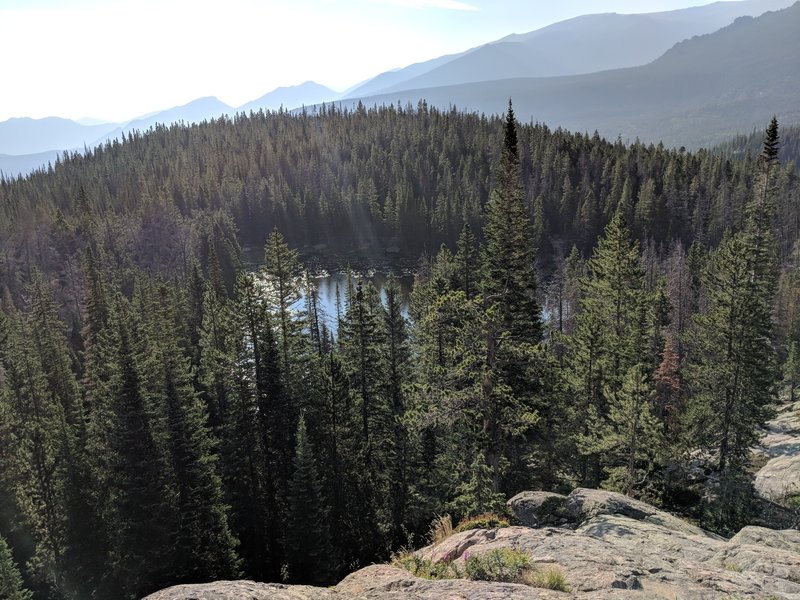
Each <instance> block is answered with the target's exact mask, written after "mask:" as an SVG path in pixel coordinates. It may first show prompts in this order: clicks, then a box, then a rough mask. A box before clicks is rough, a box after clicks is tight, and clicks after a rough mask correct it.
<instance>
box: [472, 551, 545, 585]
mask: <svg viewBox="0 0 800 600" xmlns="http://www.w3.org/2000/svg"><path fill="white" fill-rule="evenodd" d="M530 567H531V557H530V555H529V554H528V553H527V552H522V551H520V550H513V549H511V548H498V549H495V550H489V551H488V552H483V553H481V554H473V555H471V556H468V557H467V560H466V564H465V565H464V570H465V571H466V574H467V577H468V578H469V579H475V580H477V581H504V582H508V583H520V582H522V581H523V576H524V575H525V573H526V572H527V571H529V570H530Z"/></svg>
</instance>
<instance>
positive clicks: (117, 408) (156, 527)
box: [107, 298, 177, 598]
mask: <svg viewBox="0 0 800 600" xmlns="http://www.w3.org/2000/svg"><path fill="white" fill-rule="evenodd" d="M115 304H116V306H115V311H114V312H115V314H114V322H113V326H114V330H115V331H114V333H115V336H116V341H117V363H116V365H115V374H114V379H113V386H114V390H115V392H114V395H113V400H112V405H111V423H110V426H111V430H110V432H109V435H108V443H109V448H108V449H107V451H109V452H110V456H109V466H110V468H111V473H110V476H109V483H110V485H112V486H113V487H112V488H111V489H112V490H113V492H112V496H111V498H110V501H111V506H112V511H113V525H114V537H113V543H114V550H113V557H114V558H113V566H114V570H115V573H116V576H117V578H118V580H119V581H120V585H121V587H122V590H123V592H122V594H123V595H124V597H126V598H130V597H136V596H139V595H141V594H142V593H145V592H149V591H153V590H157V589H159V588H160V587H163V586H164V585H165V584H167V583H168V582H169V581H170V578H171V577H172V576H173V575H174V570H173V569H174V566H175V564H174V562H173V560H174V559H175V558H176V557H174V556H171V553H172V549H173V547H174V544H175V541H176V540H175V536H176V523H177V513H176V498H175V491H174V488H173V487H172V485H171V482H170V481H169V477H168V473H166V472H165V464H164V455H163V452H162V449H161V448H160V447H159V437H160V432H159V431H158V429H157V425H156V422H155V421H156V419H157V415H156V414H154V412H153V407H152V406H150V405H149V403H148V402H147V400H146V398H145V396H144V390H143V387H142V383H141V374H140V372H139V370H138V368H137V359H138V357H137V356H136V354H135V348H134V345H133V341H132V337H133V335H134V332H133V331H132V316H131V314H130V308H129V307H127V306H126V301H125V300H124V299H122V298H118V299H117V302H116V303H115Z"/></svg>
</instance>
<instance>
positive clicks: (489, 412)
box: [481, 101, 542, 489]
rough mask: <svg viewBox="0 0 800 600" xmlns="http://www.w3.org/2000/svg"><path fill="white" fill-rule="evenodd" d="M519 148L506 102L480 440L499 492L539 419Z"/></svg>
mask: <svg viewBox="0 0 800 600" xmlns="http://www.w3.org/2000/svg"><path fill="white" fill-rule="evenodd" d="M517 146H518V142H517V129H516V119H515V118H514V111H513V108H512V106H511V102H510V101H509V106H508V113H507V115H506V119H505V127H504V143H503V148H502V151H501V155H500V165H499V168H498V170H497V173H496V180H497V181H496V186H495V189H494V190H493V191H492V194H491V197H490V199H489V203H488V204H487V206H486V226H485V228H484V237H485V240H486V241H485V244H484V246H483V257H482V260H481V264H482V267H483V273H482V292H483V294H482V299H483V309H484V313H485V315H486V319H485V321H484V324H485V327H486V328H485V336H484V339H485V363H484V364H485V370H484V371H483V377H482V381H481V405H482V421H483V424H482V430H483V431H482V438H483V440H484V442H483V443H484V445H485V452H486V461H487V464H488V465H489V467H490V469H491V471H492V473H493V474H494V476H495V477H496V478H497V479H496V480H495V482H494V485H495V489H499V487H500V484H501V482H500V477H501V476H502V474H503V472H504V471H506V467H507V466H508V464H510V461H511V458H512V456H516V457H517V458H521V456H522V454H524V452H525V450H524V449H523V448H520V447H519V444H523V445H524V436H525V433H526V432H525V426H524V425H523V426H520V418H522V423H523V424H531V423H533V422H535V421H536V419H537V417H536V409H535V407H534V406H533V393H534V392H535V390H536V385H535V384H534V385H531V383H532V381H534V382H535V380H536V379H537V375H536V373H535V371H536V370H537V363H538V357H537V355H536V352H535V346H534V345H535V344H537V343H538V342H539V341H540V338H541V334H542V325H541V311H540V308H539V304H538V302H537V299H536V271H535V247H534V239H533V229H532V224H531V221H530V217H529V215H528V210H527V208H526V206H525V198H524V196H525V192H524V189H523V185H522V175H521V170H520V159H519V151H518V147H517ZM523 417H524V418H523ZM512 438H516V439H514V440H513V441H512ZM517 466H518V465H517ZM507 472H509V473H512V474H513V473H514V472H516V471H511V470H509V471H507Z"/></svg>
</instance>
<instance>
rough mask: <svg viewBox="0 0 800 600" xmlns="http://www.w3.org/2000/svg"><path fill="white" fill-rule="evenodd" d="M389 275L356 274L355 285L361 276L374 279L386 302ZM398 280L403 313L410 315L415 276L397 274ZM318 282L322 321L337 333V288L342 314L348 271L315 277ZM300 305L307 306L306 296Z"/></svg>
mask: <svg viewBox="0 0 800 600" xmlns="http://www.w3.org/2000/svg"><path fill="white" fill-rule="evenodd" d="M387 277H388V275H387V274H386V273H374V274H370V275H369V276H359V275H355V276H354V282H353V285H355V284H356V282H357V281H358V280H359V279H361V278H366V279H369V280H370V281H372V283H373V285H374V286H375V288H376V289H377V290H378V293H379V294H380V296H381V300H382V301H383V302H384V304H385V303H386V289H385V288H386V280H387ZM395 278H396V279H397V282H398V283H399V284H400V302H401V305H402V310H403V314H404V315H405V316H408V295H409V293H410V292H411V284H412V283H413V281H414V278H413V277H411V276H410V275H401V276H395ZM314 279H315V281H316V284H317V295H318V298H319V304H318V309H319V311H320V313H321V315H320V321H321V322H324V323H325V324H326V325H327V327H328V329H330V330H331V331H333V332H334V333H336V329H337V322H336V315H337V307H336V303H337V290H338V296H339V302H340V305H341V307H340V309H339V310H341V311H342V314H344V310H345V298H346V296H347V273H330V274H327V275H324V276H322V277H316V278H314ZM300 307H302V308H305V298H303V300H301V302H300Z"/></svg>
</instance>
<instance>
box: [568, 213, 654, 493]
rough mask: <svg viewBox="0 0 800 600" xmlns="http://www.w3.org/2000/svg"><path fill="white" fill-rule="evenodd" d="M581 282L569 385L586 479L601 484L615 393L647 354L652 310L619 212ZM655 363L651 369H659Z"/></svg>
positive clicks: (634, 248)
mask: <svg viewBox="0 0 800 600" xmlns="http://www.w3.org/2000/svg"><path fill="white" fill-rule="evenodd" d="M587 269H588V274H587V276H586V277H585V278H583V279H582V280H581V283H580V287H581V291H580V312H579V313H578V316H577V321H576V330H575V334H574V335H573V336H572V337H571V340H570V355H569V367H570V369H569V371H568V372H567V374H566V375H567V379H568V381H569V384H568V385H569V387H570V389H571V390H572V391H573V393H574V394H576V396H577V398H578V399H579V400H578V403H577V407H576V411H575V413H574V416H575V418H576V419H577V422H575V423H574V424H573V431H574V432H575V434H576V436H577V437H576V440H577V443H578V448H579V450H580V454H581V456H582V460H581V461H580V464H579V466H578V470H579V474H580V477H581V478H583V479H584V481H586V482H587V483H589V484H594V485H597V484H599V483H600V480H601V478H602V467H601V465H600V454H599V453H600V452H601V451H602V448H603V441H602V434H603V431H605V424H606V423H607V419H608V413H609V394H613V393H615V392H616V391H618V390H619V389H620V388H621V385H622V381H623V379H624V376H625V374H626V373H627V371H628V369H630V368H631V367H632V366H633V365H635V364H637V363H638V362H639V361H640V360H641V358H642V357H643V356H646V355H647V349H648V348H647V342H648V338H647V336H646V335H645V331H644V329H645V325H646V319H645V315H646V312H647V309H648V305H647V299H646V296H645V293H644V289H643V287H644V273H643V271H642V268H641V265H640V262H639V252H638V244H637V243H636V242H635V241H633V240H631V236H630V232H629V230H628V228H627V226H626V225H625V223H624V221H623V219H622V216H621V215H620V214H619V213H617V214H616V215H615V216H614V218H613V219H612V220H611V222H610V223H609V224H608V226H607V227H606V231H605V236H604V237H603V238H602V239H601V240H600V241H599V242H598V244H597V247H596V248H595V251H594V253H593V255H592V258H591V259H590V260H589V261H588V263H587ZM654 366H655V365H652V366H651V367H650V368H653V367H654Z"/></svg>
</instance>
